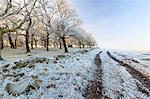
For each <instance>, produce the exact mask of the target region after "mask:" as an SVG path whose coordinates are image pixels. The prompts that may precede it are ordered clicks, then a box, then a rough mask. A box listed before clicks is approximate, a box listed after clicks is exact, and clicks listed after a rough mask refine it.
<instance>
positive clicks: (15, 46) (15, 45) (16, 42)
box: [15, 33, 18, 48]
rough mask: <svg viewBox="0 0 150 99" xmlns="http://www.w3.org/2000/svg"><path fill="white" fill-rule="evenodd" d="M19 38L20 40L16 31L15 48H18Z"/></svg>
mask: <svg viewBox="0 0 150 99" xmlns="http://www.w3.org/2000/svg"><path fill="white" fill-rule="evenodd" d="M17 40H18V33H16V38H15V48H17Z"/></svg>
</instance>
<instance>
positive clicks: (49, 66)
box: [0, 49, 100, 99]
mask: <svg viewBox="0 0 150 99" xmlns="http://www.w3.org/2000/svg"><path fill="white" fill-rule="evenodd" d="M99 51H100V50H99V49H93V50H83V51H77V52H75V53H71V54H68V55H58V56H55V57H53V58H51V57H50V58H49V57H46V58H45V57H31V58H28V59H25V60H22V61H17V62H10V63H7V62H6V63H3V64H2V63H1V68H0V85H1V86H0V99H83V98H84V97H83V96H82V93H83V90H84V88H85V87H86V85H87V84H88V82H89V80H91V79H92V78H93V72H94V71H95V68H96V66H94V65H93V64H94V63H93V62H94V58H95V55H96V54H97V53H99Z"/></svg>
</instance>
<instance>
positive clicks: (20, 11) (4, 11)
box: [0, 0, 37, 59]
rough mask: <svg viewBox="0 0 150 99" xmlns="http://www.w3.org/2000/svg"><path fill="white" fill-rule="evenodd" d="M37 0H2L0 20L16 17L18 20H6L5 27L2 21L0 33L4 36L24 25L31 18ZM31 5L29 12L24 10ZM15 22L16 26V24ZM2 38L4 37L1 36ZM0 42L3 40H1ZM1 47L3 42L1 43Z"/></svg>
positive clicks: (0, 3)
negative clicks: (23, 0) (24, 0)
mask: <svg viewBox="0 0 150 99" xmlns="http://www.w3.org/2000/svg"><path fill="white" fill-rule="evenodd" d="M36 2H37V0H34V1H32V0H28V2H21V1H19V2H17V0H2V1H0V9H1V11H0V21H1V22H3V21H7V20H10V19H14V18H15V17H17V19H18V20H17V21H16V20H15V22H14V21H13V20H10V22H11V23H13V25H12V24H10V22H8V24H7V22H5V24H6V25H7V27H3V23H0V35H1V36H2V35H3V34H5V33H10V32H15V31H16V30H18V29H19V28H21V27H22V26H23V24H24V23H25V22H26V21H27V20H28V19H29V15H30V14H31V13H32V10H33V8H34V6H35V4H36ZM27 7H30V8H31V9H30V10H29V12H28V13H26V12H24V10H25V8H27ZM14 24H15V26H14ZM1 39H2V38H1ZM0 43H2V42H1V40H0ZM0 47H1V44H0ZM0 59H2V58H1V50H0Z"/></svg>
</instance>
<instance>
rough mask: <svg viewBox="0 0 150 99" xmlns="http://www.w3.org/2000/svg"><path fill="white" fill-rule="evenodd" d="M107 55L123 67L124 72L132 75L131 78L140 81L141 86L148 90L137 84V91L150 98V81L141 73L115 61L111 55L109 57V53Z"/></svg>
mask: <svg viewBox="0 0 150 99" xmlns="http://www.w3.org/2000/svg"><path fill="white" fill-rule="evenodd" d="M107 55H108V56H109V57H110V58H111V59H113V60H114V61H116V62H118V63H119V64H120V65H121V66H123V67H125V68H126V70H127V71H128V72H129V73H130V74H131V75H132V77H133V78H135V79H137V80H138V81H140V82H141V83H142V84H143V86H144V87H146V88H147V89H148V90H145V89H143V88H142V87H141V86H140V85H139V84H137V87H138V88H139V91H141V92H142V93H145V94H147V95H148V96H150V80H149V79H147V77H146V76H145V75H143V74H142V73H141V72H139V71H137V70H136V69H135V68H133V67H132V66H130V65H128V64H126V63H124V62H123V61H121V60H118V59H116V58H115V57H114V56H113V55H111V53H110V52H107Z"/></svg>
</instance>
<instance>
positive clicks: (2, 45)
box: [1, 35, 4, 49]
mask: <svg viewBox="0 0 150 99" xmlns="http://www.w3.org/2000/svg"><path fill="white" fill-rule="evenodd" d="M3 41H4V40H3V35H1V49H3V48H4V42H3Z"/></svg>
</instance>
